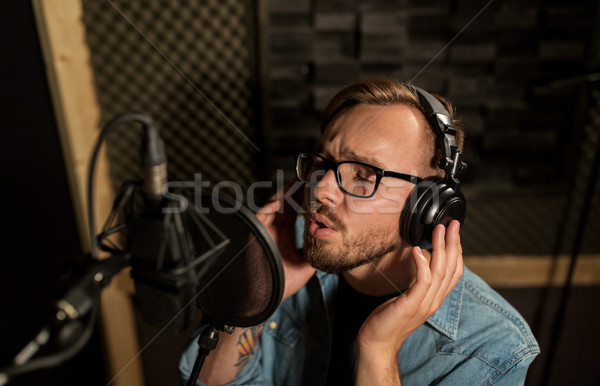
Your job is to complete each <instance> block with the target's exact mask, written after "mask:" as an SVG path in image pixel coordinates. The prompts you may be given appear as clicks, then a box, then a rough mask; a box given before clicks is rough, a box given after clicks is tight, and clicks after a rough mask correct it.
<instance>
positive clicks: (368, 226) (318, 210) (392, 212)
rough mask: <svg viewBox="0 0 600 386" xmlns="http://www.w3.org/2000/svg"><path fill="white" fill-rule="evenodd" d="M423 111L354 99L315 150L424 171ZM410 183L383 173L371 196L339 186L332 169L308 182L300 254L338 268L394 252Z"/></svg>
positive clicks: (338, 158)
mask: <svg viewBox="0 0 600 386" xmlns="http://www.w3.org/2000/svg"><path fill="white" fill-rule="evenodd" d="M424 125H425V122H424V117H423V116H422V114H421V113H420V112H419V111H418V110H416V109H415V108H413V107H410V106H406V105H389V106H376V105H363V104H360V105H356V106H353V107H351V108H349V109H347V110H344V111H343V112H341V113H340V114H339V115H338V116H337V117H336V118H335V120H334V121H332V122H331V123H330V125H329V126H328V127H327V129H326V130H325V133H324V134H323V137H322V138H321V141H320V142H319V146H318V148H317V152H318V153H320V154H322V155H324V156H325V157H326V158H328V159H330V160H333V161H337V162H339V161H360V162H365V163H368V164H371V165H374V166H377V167H380V168H382V169H384V170H388V171H395V172H400V173H406V174H412V175H416V176H420V177H424V176H423V173H424V171H423V167H422V164H423V162H422V161H421V160H423V159H424V158H423V154H422V153H423V152H424V151H425V149H426V148H427V147H426V146H424V144H425V143H426V136H425V133H424V131H425V130H424V127H425V126H424ZM413 187H414V185H413V184H412V183H410V182H407V181H403V180H400V179H396V178H391V177H384V178H382V179H381V182H380V184H379V187H378V188H377V192H376V193H375V195H374V196H373V197H370V198H357V197H352V196H350V195H348V194H346V193H344V192H343V191H342V190H340V188H339V187H338V184H337V182H336V176H335V173H334V171H333V170H329V171H327V173H326V174H325V175H324V176H323V178H322V179H321V180H320V181H319V183H318V184H317V185H316V187H314V188H308V187H307V194H306V200H305V206H306V215H305V217H306V226H305V233H304V254H305V258H306V259H307V261H308V262H309V263H310V264H311V265H313V266H314V267H316V268H318V269H321V270H323V271H326V272H331V273H339V272H343V271H347V270H350V269H352V268H355V267H358V266H360V265H363V264H365V263H367V262H369V261H373V260H374V259H377V258H380V257H383V256H384V255H386V254H388V253H392V252H395V251H397V250H399V249H400V248H403V247H406V246H407V245H408V244H406V243H405V242H403V241H402V240H401V238H400V235H399V221H400V213H401V210H402V207H403V206H404V202H405V200H406V198H407V197H408V195H409V193H410V192H411V190H412V189H413Z"/></svg>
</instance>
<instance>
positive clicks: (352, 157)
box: [324, 149, 387, 170]
mask: <svg viewBox="0 0 600 386" xmlns="http://www.w3.org/2000/svg"><path fill="white" fill-rule="evenodd" d="M343 154H344V156H346V157H347V159H344V161H358V162H362V163H365V164H369V165H373V166H376V167H378V168H380V169H383V170H387V169H386V168H385V167H384V166H383V164H382V163H381V162H379V161H378V160H377V159H375V158H374V157H370V156H365V155H361V154H358V153H356V152H355V151H354V150H352V149H347V150H344V152H343ZM324 155H325V157H327V158H332V157H331V154H329V153H325V154H324Z"/></svg>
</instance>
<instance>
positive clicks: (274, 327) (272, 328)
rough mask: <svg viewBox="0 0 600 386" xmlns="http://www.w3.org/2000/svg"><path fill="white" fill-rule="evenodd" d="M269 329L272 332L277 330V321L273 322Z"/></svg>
mask: <svg viewBox="0 0 600 386" xmlns="http://www.w3.org/2000/svg"><path fill="white" fill-rule="evenodd" d="M269 328H270V329H271V330H274V329H276V328H277V322H276V321H274V320H272V321H271V323H269Z"/></svg>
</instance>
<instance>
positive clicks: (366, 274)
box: [180, 79, 539, 385]
mask: <svg viewBox="0 0 600 386" xmlns="http://www.w3.org/2000/svg"><path fill="white" fill-rule="evenodd" d="M442 102H443V103H444V105H445V107H446V109H447V110H448V112H449V114H453V110H452V108H451V106H450V105H449V104H448V103H447V102H446V101H442ZM454 127H455V128H456V129H457V133H456V139H457V143H458V144H461V142H462V137H463V134H462V130H461V128H460V126H459V125H458V122H456V121H454ZM321 130H322V133H323V136H322V138H321V140H320V141H319V144H318V146H317V149H316V152H315V153H304V154H302V155H300V156H299V159H298V165H297V166H298V167H297V169H298V173H299V177H300V179H301V180H304V181H305V182H306V189H305V200H304V202H305V209H306V211H305V214H304V220H305V226H304V254H303V256H300V255H299V254H298V253H297V251H296V247H295V243H294V234H293V227H294V221H295V213H290V210H289V208H282V202H279V201H274V202H271V203H269V204H268V205H266V206H265V207H264V208H263V209H262V210H261V211H260V212H259V213H258V214H257V217H258V218H259V219H260V220H261V222H262V223H263V224H264V225H265V226H266V227H267V229H268V230H269V233H270V234H271V235H272V237H273V239H274V241H275V242H276V243H277V245H278V247H279V250H280V252H281V255H282V259H283V263H284V271H285V277H286V286H285V291H284V300H283V302H282V303H281V305H280V307H279V309H278V310H277V311H276V312H275V314H274V315H273V316H272V317H271V318H270V319H269V320H268V321H267V322H266V323H265V324H264V326H257V327H255V328H248V329H241V328H238V329H236V331H235V332H234V333H233V334H232V335H227V334H224V333H222V334H220V342H219V344H218V346H217V348H216V349H215V350H214V351H213V352H212V353H211V354H210V355H208V357H207V358H206V361H205V363H204V366H203V368H202V372H201V373H200V376H199V381H201V382H205V383H207V384H223V383H228V382H231V383H232V384H258V385H262V384H275V385H283V384H285V385H316V384H352V383H355V384H360V385H374V384H377V385H399V384H400V383H401V382H402V383H404V384H414V385H421V384H438V383H444V384H452V385H455V384H461V385H462V384H488V383H489V384H491V383H498V384H506V385H515V384H522V383H523V382H524V379H525V375H526V372H527V368H528V366H529V364H530V363H531V362H532V361H533V359H534V358H535V356H536V355H537V354H538V353H539V347H538V345H537V342H536V341H535V338H534V337H533V335H532V334H531V332H530V330H529V327H528V326H527V324H526V322H525V321H524V320H523V318H522V317H521V316H520V315H519V314H518V312H517V311H516V310H514V309H513V308H512V307H511V306H510V305H509V304H508V303H507V302H506V301H505V300H504V299H502V298H501V297H500V296H499V295H498V294H497V293H495V292H494V291H493V290H492V289H491V288H490V287H488V286H487V285H486V284H485V283H484V282H483V281H482V280H481V279H479V278H478V277H477V276H475V275H474V274H473V273H472V272H470V271H469V270H468V269H467V268H464V269H463V260H462V248H461V244H460V235H459V230H460V223H459V222H458V221H456V220H454V221H452V222H450V223H449V224H448V226H447V227H444V225H438V226H436V227H435V228H434V230H433V232H432V236H431V244H432V248H431V250H425V249H421V248H419V247H418V246H415V247H412V246H411V245H409V244H408V243H407V241H406V240H404V239H403V238H402V237H401V236H400V221H401V216H402V210H403V208H404V207H405V203H406V202H407V200H408V199H409V197H410V195H411V192H412V191H413V188H414V187H415V183H416V182H417V181H420V179H423V178H426V177H430V176H436V175H438V176H443V175H444V172H443V171H441V170H440V169H439V168H438V166H437V165H438V161H439V160H440V157H441V156H442V153H443V151H442V149H440V146H439V145H438V144H439V141H438V140H437V135H438V133H436V131H435V130H434V128H433V127H431V125H430V124H429V122H428V121H427V119H426V117H425V115H424V110H423V106H422V105H421V102H420V101H419V97H418V94H417V93H416V91H415V89H414V88H412V87H411V86H408V85H405V84H403V83H400V82H396V81H392V80H388V79H371V80H366V81H363V82H358V83H356V84H353V85H350V86H348V87H346V88H344V89H343V90H342V91H340V92H339V93H338V94H337V95H336V96H335V97H334V98H333V99H332V101H331V102H330V104H329V106H328V107H327V109H326V111H325V113H324V119H323V123H322V127H321ZM369 170H370V171H380V172H381V170H385V171H393V172H394V173H391V175H390V176H388V172H383V174H381V173H379V174H380V176H379V177H377V176H376V174H369V173H370V172H369ZM381 175H382V176H381ZM394 176H395V177H394ZM282 209H283V210H282ZM315 268H316V269H317V271H316V273H315ZM195 352H196V347H195V346H194V345H192V346H190V348H188V350H187V351H186V353H184V356H183V358H182V361H181V365H180V368H181V370H182V374H183V377H184V378H185V377H186V376H189V374H190V372H191V367H192V364H193V361H194V357H195Z"/></svg>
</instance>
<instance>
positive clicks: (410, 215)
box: [400, 177, 466, 249]
mask: <svg viewBox="0 0 600 386" xmlns="http://www.w3.org/2000/svg"><path fill="white" fill-rule="evenodd" d="M465 215H466V200H465V198H464V196H463V195H462V194H460V193H456V192H455V191H454V189H452V188H451V187H450V186H449V185H448V184H447V183H446V182H445V180H444V179H443V178H441V177H429V178H427V179H425V180H423V181H421V182H420V183H419V184H417V186H415V188H414V189H413V190H412V191H411V193H410V195H409V196H408V198H407V200H406V203H405V204H404V208H403V210H402V214H401V216H400V236H401V237H402V238H403V239H404V240H406V241H407V242H408V243H409V244H410V245H413V246H419V247H421V248H423V249H430V248H431V241H432V240H431V239H432V233H433V229H434V228H435V227H436V225H438V224H443V225H444V226H447V225H448V224H449V223H450V222H451V221H452V220H458V221H459V222H460V223H461V224H462V223H463V222H464V219H465Z"/></svg>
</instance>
